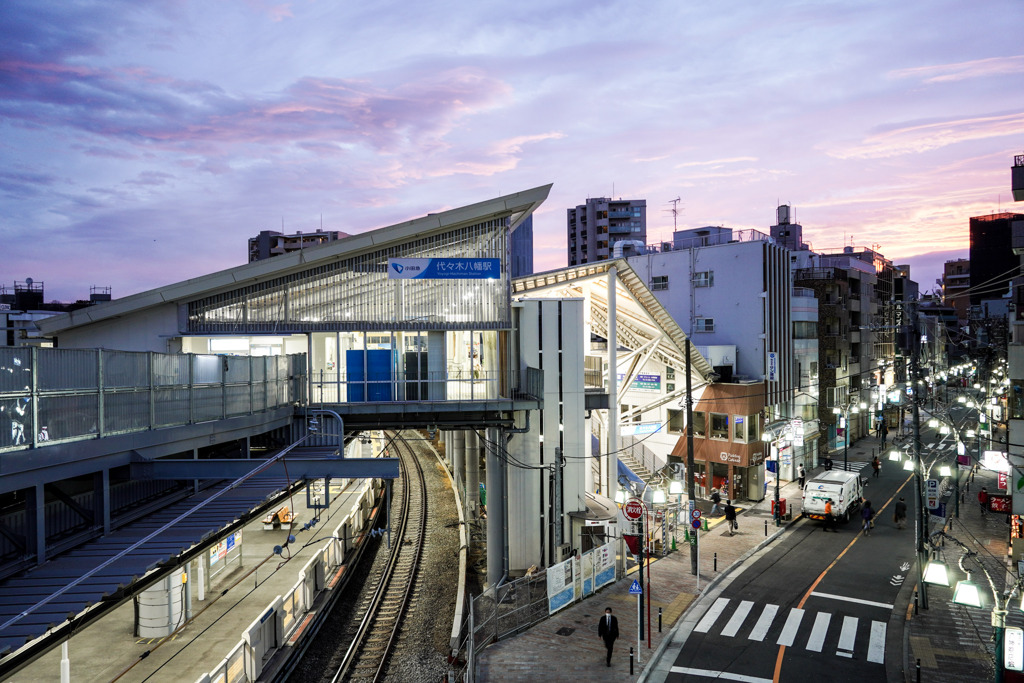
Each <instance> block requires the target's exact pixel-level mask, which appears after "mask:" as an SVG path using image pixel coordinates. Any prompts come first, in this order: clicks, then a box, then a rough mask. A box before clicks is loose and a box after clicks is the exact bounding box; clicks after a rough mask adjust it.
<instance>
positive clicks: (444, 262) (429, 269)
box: [388, 258, 501, 280]
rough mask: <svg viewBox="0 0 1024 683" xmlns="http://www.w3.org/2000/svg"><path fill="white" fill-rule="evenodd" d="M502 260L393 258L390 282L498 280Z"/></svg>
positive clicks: (390, 267)
mask: <svg viewBox="0 0 1024 683" xmlns="http://www.w3.org/2000/svg"><path fill="white" fill-rule="evenodd" d="M500 276H501V259H496V258H393V259H388V279H389V280H496V279H497V278H498V277H500Z"/></svg>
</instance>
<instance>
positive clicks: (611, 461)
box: [601, 266, 619, 500]
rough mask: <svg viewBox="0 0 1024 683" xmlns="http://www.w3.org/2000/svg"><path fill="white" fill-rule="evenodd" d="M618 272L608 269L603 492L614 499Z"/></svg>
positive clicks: (616, 461) (617, 427)
mask: <svg viewBox="0 0 1024 683" xmlns="http://www.w3.org/2000/svg"><path fill="white" fill-rule="evenodd" d="M618 279H619V277H618V272H617V270H616V268H615V267H614V266H612V267H611V268H609V269H608V444H607V446H606V448H605V453H607V454H608V458H607V460H608V465H607V472H606V476H607V477H608V479H607V480H606V481H605V482H604V484H605V489H604V490H603V491H601V493H602V494H603V495H605V496H607V497H608V498H611V499H612V500H614V499H615V492H616V491H617V490H618V488H619V484H618V479H619V452H618V451H619V373H618V346H619V344H618V342H617V331H616V321H615V293H616V292H615V290H616V283H617V282H618Z"/></svg>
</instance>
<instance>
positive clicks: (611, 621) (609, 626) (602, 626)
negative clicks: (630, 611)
mask: <svg viewBox="0 0 1024 683" xmlns="http://www.w3.org/2000/svg"><path fill="white" fill-rule="evenodd" d="M597 635H599V636H601V638H603V639H604V646H605V647H606V648H608V657H607V658H606V659H605V664H607V665H608V666H611V665H612V645H614V644H615V639H616V638H618V637H619V620H618V619H616V618H615V617H614V616H612V608H611V607H606V608H605V610H604V616H603V617H601V622H600V623H599V624H598V625H597Z"/></svg>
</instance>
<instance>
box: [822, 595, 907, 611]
mask: <svg viewBox="0 0 1024 683" xmlns="http://www.w3.org/2000/svg"><path fill="white" fill-rule="evenodd" d="M811 595H813V596H815V597H818V598H827V599H829V600H842V601H843V602H855V603H857V604H858V605H870V606H872V607H884V608H885V609H893V606H892V605H890V604H889V603H887V602H874V601H872V600H861V599H860V598H848V597H846V596H845V595H834V594H832V593H819V592H818V591H813V592H812V593H811Z"/></svg>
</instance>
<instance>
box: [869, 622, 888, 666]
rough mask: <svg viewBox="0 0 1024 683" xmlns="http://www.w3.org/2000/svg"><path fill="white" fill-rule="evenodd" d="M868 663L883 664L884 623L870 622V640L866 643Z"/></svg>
mask: <svg viewBox="0 0 1024 683" xmlns="http://www.w3.org/2000/svg"><path fill="white" fill-rule="evenodd" d="M868 661H869V662H875V663H876V664H884V663H885V622H884V621H872V622H871V639H870V640H869V641H868Z"/></svg>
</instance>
